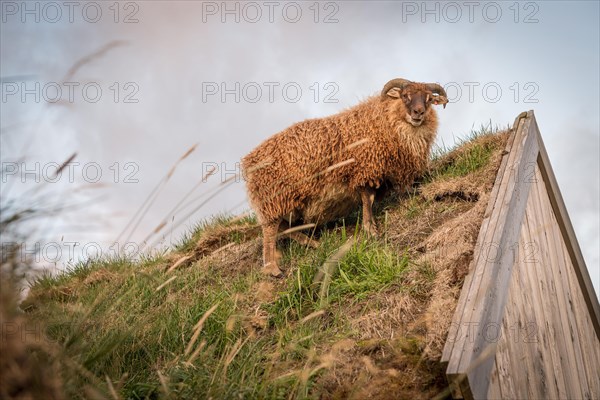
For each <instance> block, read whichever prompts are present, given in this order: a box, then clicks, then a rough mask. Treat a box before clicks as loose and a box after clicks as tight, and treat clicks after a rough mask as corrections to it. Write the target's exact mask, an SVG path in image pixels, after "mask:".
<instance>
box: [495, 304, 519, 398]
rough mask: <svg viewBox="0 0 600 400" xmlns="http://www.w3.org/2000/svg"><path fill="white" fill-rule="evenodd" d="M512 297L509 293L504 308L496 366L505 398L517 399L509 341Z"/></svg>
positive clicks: (514, 372)
mask: <svg viewBox="0 0 600 400" xmlns="http://www.w3.org/2000/svg"><path fill="white" fill-rule="evenodd" d="M512 308H513V306H512V297H511V296H510V294H509V298H508V301H507V304H506V307H505V309H504V319H503V320H502V336H501V337H500V340H499V341H498V348H497V350H496V366H497V368H498V376H499V380H500V393H501V395H502V398H504V399H516V398H517V395H516V390H515V385H514V383H513V381H514V380H515V378H516V377H517V375H518V374H517V373H516V372H517V371H518V370H515V369H514V368H513V367H511V361H512V359H511V356H510V353H509V349H508V343H510V335H509V333H510V329H509V327H508V326H509V325H508V320H509V319H511V316H512Z"/></svg>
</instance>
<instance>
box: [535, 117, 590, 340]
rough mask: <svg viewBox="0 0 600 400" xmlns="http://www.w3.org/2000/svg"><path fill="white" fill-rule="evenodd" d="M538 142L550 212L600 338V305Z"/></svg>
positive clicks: (560, 197)
mask: <svg viewBox="0 0 600 400" xmlns="http://www.w3.org/2000/svg"><path fill="white" fill-rule="evenodd" d="M533 126H534V128H535V129H536V130H537V131H538V132H539V128H538V126H537V123H535V124H533ZM538 142H539V147H540V154H539V160H538V165H539V166H540V173H541V176H542V179H543V180H544V184H545V185H546V188H547V193H548V198H549V200H550V204H552V210H553V211H554V215H555V216H556V220H557V222H558V226H559V227H560V231H561V233H562V236H563V237H564V240H565V244H566V249H567V251H568V253H569V256H570V258H571V261H572V263H573V265H574V268H575V275H576V276H577V281H578V282H579V286H580V287H581V292H582V294H583V298H584V299H585V303H586V305H587V307H588V309H589V311H590V316H591V318H592V322H593V324H594V329H595V330H596V336H597V337H598V338H600V303H599V302H598V297H597V296H596V292H595V291H594V286H593V285H592V280H591V279H590V275H589V272H588V269H587V267H586V264H585V260H584V259H583V254H582V253H581V249H580V248H579V243H578V242H577V237H576V236H575V230H574V229H573V225H572V224H571V219H570V218H569V214H568V213H567V208H566V206H565V203H564V200H563V198H562V195H561V193H560V189H559V187H558V183H557V182H556V177H555V176H554V171H553V170H552V165H551V164H550V159H549V158H548V153H547V152H546V147H545V146H544V142H543V140H542V138H541V137H539V139H538Z"/></svg>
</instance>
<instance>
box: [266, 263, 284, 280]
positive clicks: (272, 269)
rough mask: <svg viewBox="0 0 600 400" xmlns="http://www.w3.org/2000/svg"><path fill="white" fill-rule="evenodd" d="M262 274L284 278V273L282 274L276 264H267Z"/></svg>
mask: <svg viewBox="0 0 600 400" xmlns="http://www.w3.org/2000/svg"><path fill="white" fill-rule="evenodd" d="M261 272H262V273H263V274H265V275H270V276H272V277H275V278H282V277H283V272H281V270H280V269H279V267H278V266H277V264H276V263H267V264H265V265H263V268H262V270H261Z"/></svg>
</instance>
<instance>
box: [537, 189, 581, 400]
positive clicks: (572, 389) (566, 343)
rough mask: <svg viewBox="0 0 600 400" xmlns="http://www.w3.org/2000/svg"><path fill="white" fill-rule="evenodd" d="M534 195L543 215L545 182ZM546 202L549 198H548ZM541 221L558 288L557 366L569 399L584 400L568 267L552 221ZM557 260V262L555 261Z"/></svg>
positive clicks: (547, 259)
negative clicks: (574, 340)
mask: <svg viewBox="0 0 600 400" xmlns="http://www.w3.org/2000/svg"><path fill="white" fill-rule="evenodd" d="M537 189H539V190H536V191H535V192H534V194H533V195H534V196H535V197H534V199H535V201H536V202H537V203H538V204H539V206H538V207H537V208H536V209H540V210H541V211H542V212H543V210H544V208H545V207H544V204H543V201H544V198H543V196H547V194H546V191H547V189H546V188H545V185H544V182H543V180H542V181H540V182H538V187H537ZM546 198H547V197H546ZM537 218H538V219H540V220H545V221H548V222H549V223H550V226H549V229H546V230H544V232H543V234H544V236H543V237H544V246H543V249H542V250H541V254H542V255H543V256H544V257H545V261H544V262H545V263H547V265H548V266H549V267H550V268H551V269H552V271H553V276H554V282H555V287H556V294H557V296H556V299H555V301H556V302H555V308H554V312H555V315H554V318H555V319H556V320H557V321H556V322H557V324H558V326H559V332H558V334H559V343H558V344H559V354H560V356H561V363H560V364H559V365H557V368H562V369H563V372H564V374H565V386H566V391H567V392H568V397H569V398H583V393H582V391H581V386H580V385H579V382H578V381H579V378H578V374H579V373H580V370H579V367H578V363H577V359H576V355H575V351H574V348H573V345H572V341H571V340H570V337H571V328H570V322H569V317H568V311H567V305H566V301H565V299H566V294H565V290H564V289H565V288H564V286H565V282H566V279H567V278H566V277H565V276H564V274H565V265H564V263H563V262H562V261H561V257H559V256H558V254H559V253H558V251H559V247H561V244H560V242H559V241H557V238H556V237H555V235H554V229H552V228H553V221H552V220H551V219H549V220H548V219H546V218H547V215H545V214H542V215H538V216H537ZM552 260H554V261H552Z"/></svg>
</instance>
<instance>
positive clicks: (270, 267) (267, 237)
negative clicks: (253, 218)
mask: <svg viewBox="0 0 600 400" xmlns="http://www.w3.org/2000/svg"><path fill="white" fill-rule="evenodd" d="M280 223H281V221H280V220H278V221H273V222H269V223H265V224H263V227H262V231H263V268H262V273H263V274H266V275H271V276H275V277H278V278H279V277H281V276H282V275H283V274H282V272H281V270H280V269H279V265H278V259H279V254H278V253H277V232H278V230H279V225H280Z"/></svg>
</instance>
